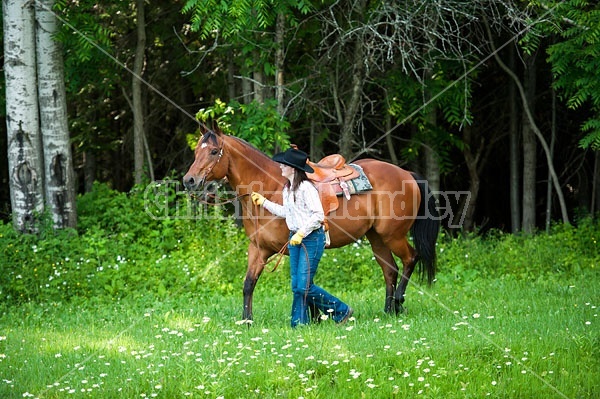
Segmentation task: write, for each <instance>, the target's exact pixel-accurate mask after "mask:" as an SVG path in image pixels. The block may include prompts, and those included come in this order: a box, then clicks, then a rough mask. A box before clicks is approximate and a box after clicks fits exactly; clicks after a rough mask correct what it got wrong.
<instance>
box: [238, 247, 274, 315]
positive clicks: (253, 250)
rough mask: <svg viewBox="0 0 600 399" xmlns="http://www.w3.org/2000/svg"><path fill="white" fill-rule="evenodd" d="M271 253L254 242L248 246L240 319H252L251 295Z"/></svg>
mask: <svg viewBox="0 0 600 399" xmlns="http://www.w3.org/2000/svg"><path fill="white" fill-rule="evenodd" d="M270 255H271V253H270V252H268V251H267V250H260V249H259V248H258V247H257V246H256V245H255V244H254V243H250V245H249V246H248V270H247V271H246V278H245V279H244V290H243V292H244V311H243V313H242V320H245V321H252V295H253V293H254V288H255V287H256V283H257V282H258V278H259V277H260V275H261V273H262V271H263V270H264V268H265V263H266V262H267V259H268V258H269V256H270Z"/></svg>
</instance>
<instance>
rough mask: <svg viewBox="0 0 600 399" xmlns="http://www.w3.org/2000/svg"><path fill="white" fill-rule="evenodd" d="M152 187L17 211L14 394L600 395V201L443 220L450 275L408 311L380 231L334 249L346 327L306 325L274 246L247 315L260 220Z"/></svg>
mask: <svg viewBox="0 0 600 399" xmlns="http://www.w3.org/2000/svg"><path fill="white" fill-rule="evenodd" d="M169 193H170V194H169ZM163 194H165V195H163ZM166 194H169V195H166ZM145 195H146V191H144V190H139V189H136V190H132V192H130V193H118V192H115V191H113V190H110V189H109V188H108V187H106V186H103V185H97V186H96V187H95V190H94V191H92V192H91V193H89V194H86V195H85V196H82V197H80V198H79V200H78V212H79V227H78V230H77V231H54V230H52V229H51V228H50V227H49V226H47V227H45V228H42V229H41V231H40V233H39V234H37V235H21V234H17V233H15V232H14V230H13V229H12V226H10V225H7V224H3V223H1V222H0V242H1V245H0V268H1V270H2V273H0V399H12V398H27V397H37V398H102V399H104V398H119V399H122V398H127V399H129V398H153V397H157V398H167V399H171V398H186V397H190V396H191V397H195V398H220V397H222V398H234V399H235V398H252V397H257V398H279V397H281V398H324V399H329V398H339V399H342V398H343V399H346V398H349V399H352V398H394V397H398V398H419V397H423V398H435V399H437V398H444V399H446V398H482V397H487V396H489V397H491V398H511V399H512V398H532V399H534V398H535V399H537V398H572V399H580V398H590V399H592V398H598V397H600V388H598V375H600V360H599V359H600V349H599V348H600V339H599V338H600V329H599V328H598V323H599V320H598V305H600V303H599V302H600V288H599V285H598V281H599V277H600V276H599V274H600V267H599V265H600V250H599V246H598V238H599V236H600V222H599V220H598V219H592V218H588V219H581V220H577V226H576V227H572V226H564V225H556V226H553V228H552V231H551V232H550V234H543V233H542V234H536V235H531V236H518V235H511V234H504V233H501V232H490V233H489V234H488V235H487V236H485V237H481V236H478V235H472V236H468V237H456V238H452V237H448V236H446V235H445V234H444V233H442V234H441V236H440V239H439V240H438V246H437V249H438V255H439V257H438V265H439V273H438V275H437V282H436V283H435V285H434V287H432V288H424V287H420V286H419V285H418V281H417V279H416V278H415V277H413V279H412V280H411V283H412V284H411V285H410V286H409V288H408V291H407V298H406V304H405V305H406V308H407V310H408V311H407V313H405V314H402V315H400V316H399V317H396V316H390V315H385V314H383V312H382V309H383V303H384V289H383V278H382V273H381V270H380V269H379V267H378V266H377V265H376V263H375V261H374V260H373V254H372V253H371V250H370V248H369V245H368V243H366V242H364V241H361V242H359V243H356V244H353V245H350V246H347V247H345V248H340V249H336V250H331V251H326V252H325V255H324V256H323V259H322V261H321V265H320V267H319V272H318V275H317V276H316V282H317V283H318V284H319V285H321V286H323V287H324V288H326V289H328V290H329V291H330V292H331V293H333V294H334V295H336V296H339V297H340V298H341V299H343V300H344V301H346V302H347V303H349V304H350V305H351V306H352V307H353V308H354V309H355V313H354V320H352V321H351V322H350V323H349V324H347V325H345V326H343V327H341V328H340V327H338V326H336V325H334V324H333V323H332V322H331V321H327V320H326V321H324V322H322V323H321V324H319V325H311V326H308V327H306V328H300V329H296V330H293V329H291V328H290V327H289V313H290V302H291V293H290V289H289V276H288V273H289V268H288V266H287V261H284V262H283V263H282V264H281V266H280V267H279V268H278V269H277V270H276V271H275V272H273V273H270V272H269V270H271V269H272V267H273V266H274V263H272V264H270V265H268V266H267V271H265V272H264V273H263V275H262V277H261V279H260V281H259V283H258V286H257V288H256V291H255V295H254V316H255V320H254V323H253V325H252V326H251V327H250V328H248V326H247V325H245V324H240V323H239V319H240V317H241V313H242V285H243V278H244V275H245V272H246V257H247V253H246V250H247V245H248V241H247V238H246V237H245V236H244V233H243V232H242V231H241V230H240V229H239V228H238V227H236V226H235V224H234V223H233V222H232V221H231V219H230V218H228V217H227V214H226V212H225V211H223V210H219V209H218V208H210V211H211V212H213V213H214V214H215V215H217V214H219V215H220V216H222V217H215V218H204V219H202V218H198V219H193V220H187V219H178V218H172V219H165V220H161V219H154V218H151V217H149V215H148V213H147V210H148V207H147V205H148V203H149V202H150V204H154V203H156V202H158V203H159V204H160V201H159V199H160V198H163V197H164V198H169V201H175V200H176V198H177V197H176V194H175V193H174V192H170V191H168V190H167V191H165V192H164V193H163V192H159V193H157V194H156V195H155V196H154V197H152V196H150V197H149V198H146V197H145ZM180 205H181V207H182V208H181V209H182V212H183V210H184V209H186V208H185V207H186V206H188V207H193V203H189V202H185V201H182V202H181V204H180ZM159 208H160V207H159ZM217 216H218V215H217Z"/></svg>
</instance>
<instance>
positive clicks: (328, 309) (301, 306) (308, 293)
mask: <svg viewBox="0 0 600 399" xmlns="http://www.w3.org/2000/svg"><path fill="white" fill-rule="evenodd" d="M307 158H308V156H307V155H306V153H304V152H302V151H300V150H297V149H294V148H290V149H288V150H287V151H285V152H282V153H279V154H276V155H275V156H273V160H274V161H276V162H279V163H280V167H281V174H282V176H284V177H285V178H287V179H288V182H287V183H286V185H285V186H284V187H283V205H279V204H276V203H274V202H272V201H269V200H267V199H265V197H263V196H262V195H261V194H259V193H256V192H253V193H252V194H251V198H252V202H253V203H254V204H255V205H263V206H264V207H265V209H267V210H268V211H269V212H271V213H272V214H274V215H275V216H279V217H281V218H285V221H286V224H287V226H288V228H289V230H290V236H289V243H288V250H289V254H290V273H291V277H292V293H293V295H294V297H293V301H292V321H291V325H292V327H296V326H297V325H299V324H308V323H309V322H310V317H309V312H308V304H309V303H310V304H314V305H315V306H316V307H317V308H318V309H319V310H320V311H321V312H323V313H324V314H326V315H328V316H329V317H331V318H332V319H333V320H334V321H335V322H337V323H338V324H342V323H345V322H346V321H348V319H349V318H350V316H352V312H353V310H352V308H350V307H349V306H348V305H346V304H345V303H344V302H342V301H340V300H339V299H338V298H336V297H334V296H333V295H331V294H330V293H328V292H327V291H325V290H324V289H322V288H321V287H318V286H316V285H315V284H314V283H313V279H314V277H315V274H316V272H317V267H318V266H319V261H320V260H321V256H322V255H323V251H324V250H325V232H324V230H323V220H324V218H325V217H324V212H323V206H322V205H321V200H320V199H319V193H318V192H317V189H316V187H315V186H314V185H313V184H312V182H311V181H310V180H309V179H308V177H307V176H306V172H308V173H312V172H314V170H313V169H312V168H311V167H310V165H307V164H306V160H307Z"/></svg>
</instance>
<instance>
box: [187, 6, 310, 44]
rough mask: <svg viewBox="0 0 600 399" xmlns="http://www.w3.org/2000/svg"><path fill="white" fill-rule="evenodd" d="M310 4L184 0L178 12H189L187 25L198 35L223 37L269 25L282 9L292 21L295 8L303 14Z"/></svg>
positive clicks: (292, 22) (294, 19) (270, 25)
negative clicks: (189, 22)
mask: <svg viewBox="0 0 600 399" xmlns="http://www.w3.org/2000/svg"><path fill="white" fill-rule="evenodd" d="M313 8H314V7H313V5H312V4H311V2H310V1H271V0H255V1H252V0H227V1H223V0H209V1H206V0H187V1H186V3H185V4H184V6H183V9H182V12H183V13H184V14H191V17H190V18H191V28H192V30H193V31H195V32H198V33H199V34H200V37H201V38H202V39H206V38H208V37H213V36H223V37H224V38H225V39H227V38H231V37H232V36H236V35H244V34H246V32H252V31H258V30H264V29H267V28H269V27H272V26H273V25H274V23H275V19H276V17H277V13H283V14H284V15H285V16H286V17H287V18H288V19H290V23H291V25H295V24H296V23H297V21H296V18H295V17H294V14H293V13H294V11H295V10H297V11H299V12H300V13H302V14H303V15H306V14H308V13H309V12H310V11H311V10H313Z"/></svg>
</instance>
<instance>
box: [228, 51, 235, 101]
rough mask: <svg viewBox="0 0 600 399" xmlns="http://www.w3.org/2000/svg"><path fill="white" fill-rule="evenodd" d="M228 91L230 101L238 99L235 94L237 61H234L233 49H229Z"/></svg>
mask: <svg viewBox="0 0 600 399" xmlns="http://www.w3.org/2000/svg"><path fill="white" fill-rule="evenodd" d="M227 54H228V57H227V93H228V96H229V101H233V100H235V99H236V94H235V62H234V61H233V60H234V58H233V51H231V50H228V51H227Z"/></svg>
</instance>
